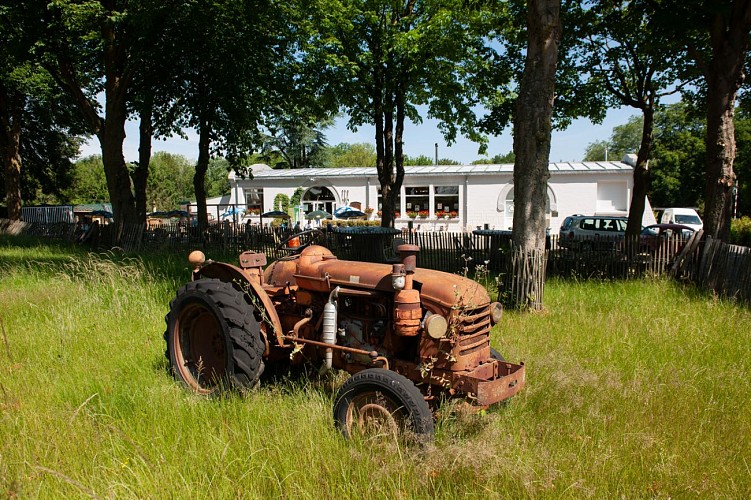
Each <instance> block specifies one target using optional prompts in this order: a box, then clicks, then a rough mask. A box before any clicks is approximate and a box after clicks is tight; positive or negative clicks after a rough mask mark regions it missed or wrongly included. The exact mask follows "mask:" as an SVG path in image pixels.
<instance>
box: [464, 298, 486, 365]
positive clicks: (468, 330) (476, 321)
mask: <svg viewBox="0 0 751 500" xmlns="http://www.w3.org/2000/svg"><path fill="white" fill-rule="evenodd" d="M458 327H459V332H458V333H459V342H458V346H457V347H458V348H459V355H460V356H467V355H469V354H472V353H474V352H476V351H479V350H480V349H483V348H485V347H487V346H489V345H490V305H486V306H483V307H478V308H475V309H464V310H463V311H462V312H461V314H460V315H459V325H458Z"/></svg>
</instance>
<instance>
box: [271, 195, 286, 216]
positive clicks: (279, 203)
mask: <svg viewBox="0 0 751 500" xmlns="http://www.w3.org/2000/svg"><path fill="white" fill-rule="evenodd" d="M274 210H281V211H282V212H285V213H286V212H288V211H289V196H287V195H286V194H284V193H279V194H277V195H276V196H274Z"/></svg>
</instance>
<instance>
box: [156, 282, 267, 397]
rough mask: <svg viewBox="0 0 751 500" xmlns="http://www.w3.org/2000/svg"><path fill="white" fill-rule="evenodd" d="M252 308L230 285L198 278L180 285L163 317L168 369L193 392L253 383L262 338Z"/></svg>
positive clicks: (258, 368) (258, 371)
mask: <svg viewBox="0 0 751 500" xmlns="http://www.w3.org/2000/svg"><path fill="white" fill-rule="evenodd" d="M254 313H255V308H254V307H253V306H252V305H251V304H249V303H248V302H246V301H245V297H244V294H243V293H242V292H241V291H239V290H237V289H236V288H234V287H233V286H232V284H230V283H225V282H223V281H220V280H217V279H201V280H197V281H193V282H191V283H188V284H187V285H185V286H184V287H182V288H181V289H180V290H179V291H178V292H177V296H176V297H175V298H174V299H173V300H172V302H170V311H169V313H168V314H167V317H166V318H165V320H166V321H167V331H166V332H165V333H164V339H165V341H166V343H167V351H166V352H165V356H166V357H167V359H168V361H169V363H170V367H171V368H172V373H173V374H174V375H175V377H176V378H177V379H178V380H179V381H180V382H182V383H183V384H185V385H186V386H187V387H188V388H189V389H191V390H193V391H194V392H197V393H199V394H214V393H217V392H220V391H222V390H230V389H235V390H242V389H246V388H251V387H253V386H254V385H255V384H256V383H257V382H258V379H259V378H260V377H261V373H263V369H264V363H263V358H262V354H263V350H264V343H263V339H262V337H261V328H260V325H259V323H258V320H257V319H256V317H255V314H254Z"/></svg>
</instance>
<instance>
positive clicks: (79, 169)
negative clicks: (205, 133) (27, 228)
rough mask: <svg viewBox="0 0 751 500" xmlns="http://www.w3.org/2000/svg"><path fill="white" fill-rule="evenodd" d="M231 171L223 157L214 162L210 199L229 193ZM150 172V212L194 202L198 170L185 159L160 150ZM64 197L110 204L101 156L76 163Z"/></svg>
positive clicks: (211, 165)
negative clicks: (194, 179) (195, 177)
mask: <svg viewBox="0 0 751 500" xmlns="http://www.w3.org/2000/svg"><path fill="white" fill-rule="evenodd" d="M228 168H229V163H228V162H227V160H225V159H224V158H216V159H213V160H211V162H210V163H209V170H208V172H207V176H206V177H207V194H208V196H210V197H213V196H220V195H222V194H227V193H228V192H229V181H228V179H227V173H228V170H227V169H228ZM149 171H150V173H149V179H148V184H147V186H146V206H147V210H148V211H152V209H156V210H174V209H178V208H179V207H180V202H182V201H185V200H192V199H195V194H194V189H193V175H194V174H195V169H194V167H193V163H192V162H191V161H190V160H188V159H187V158H185V157H184V156H181V155H176V154H172V153H166V152H163V151H157V152H156V153H154V155H153V156H152V158H151V161H150V163H149ZM63 198H64V200H66V201H67V202H69V203H73V204H79V203H103V202H108V201H109V194H108V192H107V181H106V179H105V176H104V166H103V165H102V157H101V156H99V155H95V156H90V157H87V158H83V159H81V160H78V161H77V162H76V163H75V165H74V167H73V180H72V182H71V186H70V187H69V188H68V189H66V190H65V191H64V193H63Z"/></svg>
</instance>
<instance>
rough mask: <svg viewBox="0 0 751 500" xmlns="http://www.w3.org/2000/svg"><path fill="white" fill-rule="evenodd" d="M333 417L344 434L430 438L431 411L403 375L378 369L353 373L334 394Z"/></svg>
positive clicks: (431, 437) (422, 439)
mask: <svg viewBox="0 0 751 500" xmlns="http://www.w3.org/2000/svg"><path fill="white" fill-rule="evenodd" d="M334 420H335V422H336V425H337V427H338V428H339V429H340V430H341V431H342V434H344V436H345V437H347V438H350V437H353V436H355V435H361V436H364V437H376V436H381V435H385V434H389V435H399V436H402V437H407V438H415V440H417V441H419V442H426V441H431V440H432V439H433V433H434V429H433V414H432V413H431V412H430V407H428V403H426V402H425V399H424V398H423V395H422V393H421V392H420V391H419V389H417V387H416V386H415V384H413V383H412V381H410V380H409V379H408V378H407V377H405V376H403V375H400V374H398V373H395V372H392V371H390V370H384V369H382V368H371V369H367V370H363V371H361V372H358V373H356V374H354V375H353V376H352V377H350V378H349V380H347V381H346V382H345V383H344V385H342V387H341V389H339V392H338V393H337V395H336V402H335V403H334Z"/></svg>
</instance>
